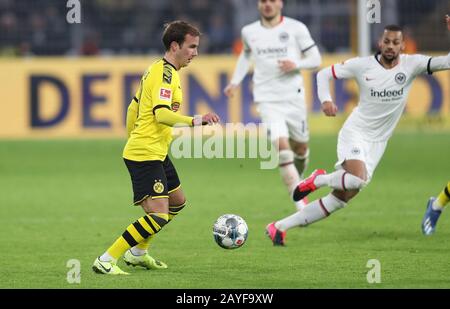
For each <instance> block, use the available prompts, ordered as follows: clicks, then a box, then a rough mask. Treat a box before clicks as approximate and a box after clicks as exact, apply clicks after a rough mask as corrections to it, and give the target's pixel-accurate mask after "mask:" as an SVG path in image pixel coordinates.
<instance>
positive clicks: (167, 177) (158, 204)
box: [92, 21, 219, 275]
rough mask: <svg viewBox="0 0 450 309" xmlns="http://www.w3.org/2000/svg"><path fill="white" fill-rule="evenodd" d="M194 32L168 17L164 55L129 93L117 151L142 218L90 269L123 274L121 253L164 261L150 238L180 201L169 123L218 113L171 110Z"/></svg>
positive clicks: (134, 260) (129, 258)
mask: <svg viewBox="0 0 450 309" xmlns="http://www.w3.org/2000/svg"><path fill="white" fill-rule="evenodd" d="M199 38H200V32H199V31H198V29H197V28H195V27H194V26H192V25H190V24H188V23H186V22H183V21H174V22H172V23H169V24H167V25H166V26H165V30H164V33H163V36H162V41H163V43H164V47H165V48H166V53H165V55H164V58H162V59H160V60H158V61H156V62H155V63H153V64H152V65H151V66H150V67H149V68H148V70H147V71H146V72H145V73H144V75H143V77H142V79H141V84H140V86H139V89H138V91H137V92H136V95H135V97H134V98H133V100H132V102H131V103H130V105H129V107H128V112H127V131H128V141H127V144H126V146H125V149H124V151H123V157H124V160H125V164H126V166H127V168H128V171H129V173H130V176H131V182H132V186H133V192H134V205H139V206H141V207H142V209H143V210H144V212H145V216H143V217H141V218H139V219H137V220H136V221H135V222H134V223H132V224H130V225H129V226H128V227H127V228H126V230H125V231H124V232H123V234H122V235H121V236H120V237H119V238H117V240H116V241H115V242H114V243H113V244H112V245H111V246H110V247H109V248H108V250H106V252H105V253H104V254H103V255H101V256H99V257H98V258H97V259H95V261H94V264H93V266H92V268H93V270H94V271H95V272H96V273H100V274H109V275H127V274H128V273H126V272H124V271H122V270H121V269H120V268H119V267H118V266H117V260H118V259H119V258H120V257H121V256H122V255H124V261H125V263H126V264H127V265H132V266H142V267H145V268H147V269H164V268H167V265H166V264H165V263H163V262H161V261H158V260H155V259H154V258H152V257H151V256H150V255H149V254H148V252H147V250H148V248H149V243H150V240H151V239H152V238H153V237H154V235H155V234H156V233H158V232H159V231H160V230H161V229H162V228H163V227H164V226H165V225H166V224H167V223H168V222H170V221H171V220H172V219H173V218H174V216H176V215H177V214H178V213H179V212H180V211H181V210H182V209H183V208H184V206H185V205H186V198H185V196H184V193H183V191H182V189H181V185H180V180H179V179H178V175H177V171H176V170H175V167H174V166H173V164H172V162H171V161H170V158H169V157H168V155H167V153H168V149H169V145H170V142H171V140H172V127H173V126H196V125H205V124H214V123H217V122H219V117H218V116H217V115H216V114H214V113H207V114H205V115H202V116H198V117H189V116H183V115H180V114H178V113H177V111H178V109H179V107H180V104H181V103H182V91H181V86H180V77H179V75H178V70H180V69H181V68H182V67H185V66H187V65H188V64H189V63H190V62H191V60H192V59H193V58H194V57H195V56H197V48H198V45H199Z"/></svg>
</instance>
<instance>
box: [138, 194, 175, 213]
mask: <svg viewBox="0 0 450 309" xmlns="http://www.w3.org/2000/svg"><path fill="white" fill-rule="evenodd" d="M141 206H142V209H143V210H144V212H145V213H146V214H150V213H165V214H167V213H169V202H168V199H167V198H158V199H152V198H151V197H149V198H147V199H145V200H144V201H143V202H142V203H141Z"/></svg>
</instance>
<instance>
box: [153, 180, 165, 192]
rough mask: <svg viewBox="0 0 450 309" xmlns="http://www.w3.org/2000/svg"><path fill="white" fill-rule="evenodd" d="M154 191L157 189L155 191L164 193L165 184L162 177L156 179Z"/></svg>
mask: <svg viewBox="0 0 450 309" xmlns="http://www.w3.org/2000/svg"><path fill="white" fill-rule="evenodd" d="M153 191H155V193H158V194H160V193H163V191H164V185H163V183H162V182H161V179H158V180H155V184H154V185H153Z"/></svg>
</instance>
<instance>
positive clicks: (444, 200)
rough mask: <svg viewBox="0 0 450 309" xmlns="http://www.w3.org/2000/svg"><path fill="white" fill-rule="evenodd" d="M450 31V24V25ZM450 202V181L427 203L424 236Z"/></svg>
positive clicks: (423, 228)
mask: <svg viewBox="0 0 450 309" xmlns="http://www.w3.org/2000/svg"><path fill="white" fill-rule="evenodd" d="M449 30H450V24H449ZM449 201H450V181H449V182H448V183H447V186H446V187H445V188H444V190H442V191H441V193H439V195H438V196H437V198H436V197H431V198H430V199H429V200H428V203H427V210H426V211H425V215H424V216H423V220H422V232H423V234H424V235H427V236H428V235H431V234H433V233H434V232H435V230H436V224H437V221H438V219H439V217H440V215H441V213H442V211H443V210H444V207H445V205H447V204H448V202H449Z"/></svg>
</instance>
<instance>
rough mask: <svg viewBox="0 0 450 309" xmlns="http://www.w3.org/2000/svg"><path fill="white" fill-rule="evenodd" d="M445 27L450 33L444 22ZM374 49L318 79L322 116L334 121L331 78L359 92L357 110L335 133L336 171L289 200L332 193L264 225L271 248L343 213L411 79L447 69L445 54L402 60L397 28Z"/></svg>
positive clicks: (376, 157)
mask: <svg viewBox="0 0 450 309" xmlns="http://www.w3.org/2000/svg"><path fill="white" fill-rule="evenodd" d="M446 22H447V26H448V27H449V30H450V18H449V16H446ZM379 48H380V52H379V53H377V54H376V55H374V56H370V57H362V58H353V59H350V60H348V61H346V62H344V63H340V64H335V65H333V66H331V67H327V68H325V69H323V70H321V71H320V72H319V73H318V74H317V88H318V96H319V99H320V102H322V110H323V112H324V113H325V115H326V116H328V117H334V116H336V112H337V106H336V105H335V104H334V103H333V101H332V99H331V95H330V89H329V80H330V79H331V78H334V79H349V78H353V79H355V80H356V82H357V83H358V86H359V89H360V100H359V105H358V106H357V107H356V108H355V109H354V110H353V111H352V113H351V114H350V116H349V117H348V118H347V120H346V121H345V123H344V125H343V127H342V129H341V130H340V132H339V137H338V144H337V154H338V161H337V163H336V165H335V168H336V170H335V171H334V172H333V173H330V174H327V173H326V172H325V171H324V170H321V169H319V170H316V171H314V172H313V173H312V175H311V176H309V177H308V178H307V179H305V180H304V181H302V182H300V184H298V185H297V186H296V188H295V189H294V193H293V198H294V200H295V201H298V200H301V199H303V198H304V197H305V196H307V195H308V194H309V193H311V192H313V191H315V190H316V189H318V188H320V187H324V186H327V187H330V188H332V189H334V190H333V191H332V192H331V193H329V194H328V195H327V196H325V197H323V198H320V199H318V200H315V201H313V202H311V203H309V204H308V205H307V206H306V207H304V208H303V209H302V210H301V211H299V212H297V213H295V214H293V215H291V216H289V217H286V218H284V219H282V220H280V221H276V222H273V223H271V224H269V225H268V226H267V227H266V232H267V234H268V236H269V237H270V238H271V239H272V242H273V244H274V245H284V243H285V236H286V231H287V230H288V229H290V228H292V227H295V226H306V225H308V224H311V223H313V222H316V221H319V220H321V219H323V218H325V217H328V216H329V215H330V214H331V213H333V212H335V211H337V210H339V209H341V208H343V207H345V206H346V204H347V202H348V201H349V200H350V199H351V198H353V197H354V196H355V195H357V194H358V192H359V190H361V189H362V188H363V187H364V186H365V185H367V184H368V183H369V181H370V179H371V178H372V175H373V173H374V171H375V168H376V167H377V165H378V163H379V162H380V160H381V157H382V156H383V153H384V150H385V149H386V145H387V142H388V140H389V138H390V137H391V135H392V133H393V131H394V129H395V126H396V125H397V122H398V120H399V119H400V117H401V115H402V113H403V110H404V108H405V105H406V99H407V97H408V92H409V90H410V88H411V85H412V82H413V81H414V79H415V78H416V77H417V76H418V75H419V74H423V73H428V74H432V73H433V72H437V71H442V70H448V69H450V53H449V54H448V55H447V56H440V57H429V56H424V55H405V54H401V52H402V51H403V48H404V41H403V34H402V29H401V28H400V27H398V26H386V27H385V30H384V33H383V35H382V37H381V38H380V40H379Z"/></svg>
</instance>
